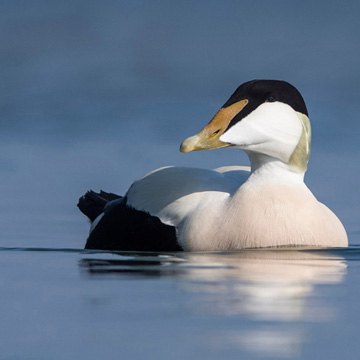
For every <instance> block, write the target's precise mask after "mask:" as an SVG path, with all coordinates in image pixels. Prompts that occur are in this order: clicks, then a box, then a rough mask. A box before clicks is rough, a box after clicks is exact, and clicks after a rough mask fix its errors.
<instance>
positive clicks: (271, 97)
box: [266, 96, 276, 102]
mask: <svg viewBox="0 0 360 360" xmlns="http://www.w3.org/2000/svg"><path fill="white" fill-rule="evenodd" d="M266 101H267V102H275V101H276V99H275V98H274V97H273V96H269V97H268V98H267V100H266Z"/></svg>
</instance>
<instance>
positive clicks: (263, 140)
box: [220, 102, 302, 155]
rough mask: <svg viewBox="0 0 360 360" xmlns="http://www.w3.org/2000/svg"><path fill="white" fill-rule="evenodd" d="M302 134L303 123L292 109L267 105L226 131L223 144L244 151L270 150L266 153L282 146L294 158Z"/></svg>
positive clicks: (263, 105)
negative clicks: (272, 148) (229, 144)
mask: <svg viewBox="0 0 360 360" xmlns="http://www.w3.org/2000/svg"><path fill="white" fill-rule="evenodd" d="M301 133H302V126H301V122H300V120H299V118H298V115H297V114H296V112H295V111H294V110H293V109H292V108H291V107H290V106H289V105H286V104H283V103H280V102H276V103H264V104H262V105H260V106H259V107H258V108H257V109H256V110H254V111H253V112H252V113H250V114H249V115H248V116H247V117H245V118H244V119H242V120H241V121H239V122H238V123H237V124H235V125H234V126H232V127H231V128H230V129H229V130H228V131H226V132H225V133H224V134H223V135H222V136H221V137H220V140H221V141H224V142H228V143H231V144H234V145H237V146H239V147H241V148H243V149H244V150H246V149H251V150H258V151H259V152H263V151H264V150H266V153H268V152H269V150H270V152H271V147H274V148H275V147H276V146H278V147H280V148H282V151H286V152H289V153H290V154H291V152H292V151H293V149H294V148H295V147H296V145H297V143H298V141H299V139H300V136H301ZM269 145H270V148H269ZM269 155H270V154H269Z"/></svg>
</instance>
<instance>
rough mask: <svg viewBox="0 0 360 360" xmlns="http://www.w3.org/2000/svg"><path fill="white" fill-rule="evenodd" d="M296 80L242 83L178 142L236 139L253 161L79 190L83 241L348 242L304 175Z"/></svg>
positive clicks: (306, 140) (189, 145) (95, 244)
mask: <svg viewBox="0 0 360 360" xmlns="http://www.w3.org/2000/svg"><path fill="white" fill-rule="evenodd" d="M274 88H275V90H274ZM294 89H295V88H294V87H292V86H291V85H290V84H288V83H285V82H280V81H271V80H255V81H252V82H249V83H245V84H243V85H241V86H240V87H239V88H238V89H237V91H236V92H235V93H234V94H233V95H232V97H230V99H229V100H228V101H227V103H225V105H224V106H223V107H222V108H221V109H220V111H219V112H218V113H217V114H216V115H215V116H214V118H213V119H212V121H211V122H210V123H209V124H208V125H207V126H206V127H205V128H204V129H203V130H201V131H200V132H199V133H198V134H197V135H195V136H192V137H190V138H188V139H186V140H185V141H184V142H183V143H182V145H181V151H183V152H189V151H192V150H204V149H205V150H206V149H213V148H217V147H224V146H232V147H238V148H240V149H242V150H244V151H245V152H246V153H247V154H248V156H249V159H250V162H251V168H249V167H242V166H229V167H222V168H218V169H214V170H205V169H196V168H184V167H165V168H161V169H158V170H155V171H153V172H151V173H149V174H147V175H145V176H144V177H142V178H141V179H139V180H137V181H135V182H134V183H133V184H132V186H131V187H130V188H129V190H128V192H127V193H126V194H125V196H124V197H123V198H120V197H119V198H116V199H114V198H113V197H112V196H110V197H107V198H106V199H104V198H103V197H101V194H95V193H92V194H93V196H92V197H91V196H90V195H89V193H88V194H87V195H85V196H84V197H82V198H80V202H79V207H80V209H81V210H82V211H83V212H84V213H85V214H89V213H91V214H92V216H89V215H88V216H89V218H90V219H91V220H93V224H92V228H91V231H90V235H89V238H88V241H87V244H86V248H97V249H110V250H148V251H179V250H185V251H222V250H239V249H244V248H259V247H274V246H327V247H333V246H336V247H342V246H347V235H346V231H345V229H344V227H343V225H342V224H341V222H340V220H339V219H338V218H337V217H336V215H335V214H334V213H333V212H332V211H331V210H330V209H328V208H327V207H326V206H325V205H323V204H321V203H320V202H318V201H317V199H316V198H315V197H314V195H313V194H312V193H311V191H310V190H309V189H308V188H307V186H306V185H305V183H304V174H305V171H306V167H307V162H308V159H309V156H310V139H311V129H310V123H309V121H308V118H307V110H306V107H305V103H304V102H303V100H302V97H301V95H300V94H299V93H298V92H297V90H296V89H295V91H294ZM291 95H292V96H291ZM299 96H300V98H299ZM284 99H285V100H284ZM289 99H290V100H289ZM273 100H275V101H273ZM284 101H285V102H284ZM254 102H255V104H254ZM289 103H290V105H289ZM245 110H246V111H245ZM299 110H302V111H299ZM102 194H106V193H102ZM105 197H106V196H105ZM99 199H100V200H99ZM99 203H101V204H100V205H99ZM94 209H95V210H94Z"/></svg>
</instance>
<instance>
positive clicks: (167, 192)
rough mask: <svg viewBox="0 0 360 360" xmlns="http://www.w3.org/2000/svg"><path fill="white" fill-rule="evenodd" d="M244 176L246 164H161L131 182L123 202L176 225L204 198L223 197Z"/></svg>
mask: <svg viewBox="0 0 360 360" xmlns="http://www.w3.org/2000/svg"><path fill="white" fill-rule="evenodd" d="M248 176H249V169H248V168H246V167H236V166H234V167H233V166H231V167H222V168H219V169H216V170H205V169H197V168H185V167H165V168H161V169H158V170H155V171H152V172H150V173H149V174H147V175H145V176H144V177H142V178H141V179H139V180H137V181H136V182H134V183H133V185H132V186H131V187H130V189H129V190H128V192H127V194H126V196H127V204H128V205H130V206H132V207H133V208H135V209H137V210H143V211H147V212H149V213H150V214H151V215H155V216H158V217H159V218H160V219H161V221H162V222H164V223H165V224H168V225H173V226H177V225H178V224H179V223H180V222H181V221H182V220H184V218H186V217H187V216H188V215H189V214H191V213H193V211H194V210H195V209H196V208H197V206H198V205H199V204H201V203H202V202H204V201H206V200H207V199H209V198H211V199H212V200H213V201H217V199H218V200H219V201H224V193H225V194H226V195H227V196H230V195H231V194H233V193H234V192H235V191H236V190H237V189H238V188H239V186H240V185H241V184H242V183H244V182H245V181H246V179H247V178H248Z"/></svg>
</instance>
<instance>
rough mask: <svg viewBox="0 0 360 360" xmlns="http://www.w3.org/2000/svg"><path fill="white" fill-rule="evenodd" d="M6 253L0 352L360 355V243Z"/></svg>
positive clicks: (9, 355)
mask: <svg viewBox="0 0 360 360" xmlns="http://www.w3.org/2000/svg"><path fill="white" fill-rule="evenodd" d="M0 256H1V263H2V272H1V276H0V293H1V298H0V305H1V309H2V315H1V323H2V330H1V337H0V345H1V355H0V359H57V360H58V359H69V358H76V359H98V358H99V357H105V358H107V359H118V358H122V359H144V358H146V359H169V358H172V359H184V358H187V359H219V358H225V359H238V358H245V359H258V358H266V359H279V358H284V359H292V358H297V359H309V358H317V359H339V358H344V357H346V358H348V359H356V358H357V354H358V351H359V350H360V345H359V342H358V335H357V334H358V333H359V331H360V318H359V317H360V316H359V311H358V302H357V301H356V299H358V298H359V296H360V285H359V284H360V283H359V281H357V279H358V278H359V276H360V248H359V247H358V246H352V247H351V248H349V249H333V250H321V249H303V250H289V249H278V250H247V251H239V252H231V253H174V254H156V253H131V252H129V253H111V252H96V251H84V250H76V249H58V250H57V249H45V248H43V249H36V248H32V249H31V248H30V249H29V248H28V249H21V248H12V249H11V248H2V249H0ZM20 268H21V269H22V271H19V269H20Z"/></svg>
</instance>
